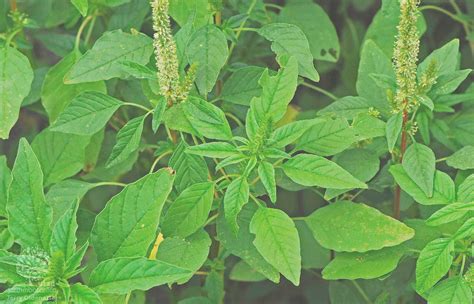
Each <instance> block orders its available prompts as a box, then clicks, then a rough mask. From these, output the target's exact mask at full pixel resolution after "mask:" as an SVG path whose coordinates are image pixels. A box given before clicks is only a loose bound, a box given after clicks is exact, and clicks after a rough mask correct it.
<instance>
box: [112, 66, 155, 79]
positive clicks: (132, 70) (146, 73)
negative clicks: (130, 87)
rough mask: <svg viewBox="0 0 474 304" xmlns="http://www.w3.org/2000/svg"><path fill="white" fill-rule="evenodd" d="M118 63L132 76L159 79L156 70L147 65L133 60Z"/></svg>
mask: <svg viewBox="0 0 474 304" xmlns="http://www.w3.org/2000/svg"><path fill="white" fill-rule="evenodd" d="M117 65H119V66H120V69H121V70H122V71H123V72H125V73H127V75H128V76H130V77H133V78H137V79H151V80H154V81H157V76H156V71H153V70H151V69H150V68H148V67H147V66H145V65H142V64H139V63H136V62H133V61H120V62H118V63H117Z"/></svg>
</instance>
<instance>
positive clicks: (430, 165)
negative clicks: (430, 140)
mask: <svg viewBox="0 0 474 304" xmlns="http://www.w3.org/2000/svg"><path fill="white" fill-rule="evenodd" d="M435 162H436V157H435V155H434V153H433V151H432V150H431V149H430V148H428V147H427V146H425V145H422V144H418V143H413V144H412V145H411V146H409V147H408V149H407V150H406V152H405V155H404V156H403V161H402V165H403V169H405V172H406V174H407V175H408V176H409V177H410V178H411V179H412V180H413V181H414V182H415V184H417V185H418V187H420V189H421V190H422V191H423V192H424V194H425V195H426V196H428V197H433V187H434V176H435V171H436V166H435Z"/></svg>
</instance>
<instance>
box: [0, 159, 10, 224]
mask: <svg viewBox="0 0 474 304" xmlns="http://www.w3.org/2000/svg"><path fill="white" fill-rule="evenodd" d="M11 180H12V174H11V171H10V168H8V166H7V158H6V157H5V156H4V155H1V156H0V216H3V217H7V209H6V208H7V201H8V188H9V187H10V183H11Z"/></svg>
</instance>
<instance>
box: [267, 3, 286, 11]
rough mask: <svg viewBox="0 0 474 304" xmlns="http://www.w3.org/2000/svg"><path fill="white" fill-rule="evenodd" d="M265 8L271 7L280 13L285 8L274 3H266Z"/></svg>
mask: <svg viewBox="0 0 474 304" xmlns="http://www.w3.org/2000/svg"><path fill="white" fill-rule="evenodd" d="M265 6H266V7H271V8H275V9H277V10H279V11H281V10H282V9H283V6H281V5H278V4H274V3H265Z"/></svg>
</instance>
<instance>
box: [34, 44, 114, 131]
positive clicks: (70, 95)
mask: <svg viewBox="0 0 474 304" xmlns="http://www.w3.org/2000/svg"><path fill="white" fill-rule="evenodd" d="M79 56H80V53H78V52H72V53H70V54H68V55H67V56H66V57H64V58H63V59H61V61H59V62H58V63H57V64H55V65H54V66H53V67H52V68H51V69H50V70H49V71H48V73H47V74H46V77H45V79H44V83H43V88H42V91H41V103H42V104H43V107H44V108H45V110H46V113H48V117H49V121H50V122H51V123H53V122H54V121H55V120H56V119H57V118H58V116H59V115H60V114H61V112H62V111H64V109H65V108H66V107H67V106H68V105H69V103H70V102H71V100H73V99H74V98H75V97H77V96H78V95H79V94H81V93H83V92H87V91H96V92H101V93H104V94H105V93H107V89H106V87H105V83H104V82H103V81H98V82H86V83H79V84H65V83H64V76H65V75H66V73H67V72H69V70H70V69H71V67H72V66H73V65H74V64H75V63H76V62H77V60H78V59H79Z"/></svg>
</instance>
